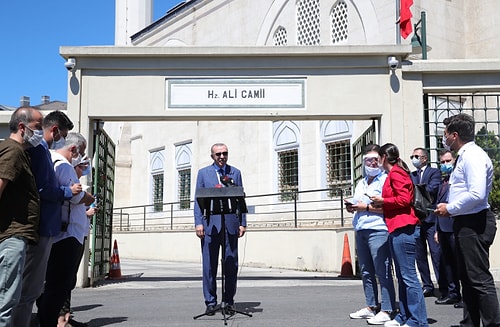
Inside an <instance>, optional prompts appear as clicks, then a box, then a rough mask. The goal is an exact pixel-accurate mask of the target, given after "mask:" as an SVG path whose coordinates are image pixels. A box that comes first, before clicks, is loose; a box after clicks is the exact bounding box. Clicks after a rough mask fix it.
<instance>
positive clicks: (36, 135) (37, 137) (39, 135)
mask: <svg viewBox="0 0 500 327" xmlns="http://www.w3.org/2000/svg"><path fill="white" fill-rule="evenodd" d="M26 128H27V129H29V130H30V131H31V136H28V133H24V137H23V139H24V141H25V142H29V143H30V144H31V145H32V146H33V147H37V146H38V145H39V144H40V142H42V139H43V131H42V130H39V129H35V130H32V129H31V128H29V127H28V126H26Z"/></svg>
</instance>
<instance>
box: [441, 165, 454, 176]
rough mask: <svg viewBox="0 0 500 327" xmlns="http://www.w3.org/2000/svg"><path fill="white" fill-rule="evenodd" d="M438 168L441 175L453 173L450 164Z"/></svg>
mask: <svg viewBox="0 0 500 327" xmlns="http://www.w3.org/2000/svg"><path fill="white" fill-rule="evenodd" d="M439 168H440V169H441V172H442V173H443V174H451V172H452V171H453V164H452V163H445V164H442V165H441V166H440V167H439Z"/></svg>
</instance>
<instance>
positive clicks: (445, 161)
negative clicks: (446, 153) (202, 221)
mask: <svg viewBox="0 0 500 327" xmlns="http://www.w3.org/2000/svg"><path fill="white" fill-rule="evenodd" d="M452 161H453V159H445V160H441V161H440V163H442V164H444V163H449V162H452Z"/></svg>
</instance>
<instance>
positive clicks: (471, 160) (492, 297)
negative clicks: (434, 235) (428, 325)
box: [435, 114, 500, 327]
mask: <svg viewBox="0 0 500 327" xmlns="http://www.w3.org/2000/svg"><path fill="white" fill-rule="evenodd" d="M443 123H444V125H445V126H446V128H445V130H444V135H443V146H444V147H445V148H446V149H451V150H453V151H456V152H457V155H458V156H457V160H456V164H455V168H454V169H453V172H452V173H451V176H450V181H449V183H450V189H449V198H448V203H439V204H438V205H437V209H436V211H435V213H436V214H438V215H441V216H452V217H453V219H454V222H453V233H454V234H455V240H456V250H457V263H458V272H459V276H460V280H461V282H462V287H463V294H462V295H463V301H464V317H463V320H462V321H461V322H460V326H477V327H479V326H480V324H481V321H482V323H483V326H500V309H499V306H498V297H497V293H496V289H495V283H494V280H493V276H492V275H491V273H490V271H489V267H490V263H489V247H490V245H491V244H492V243H493V240H494V238H495V233H496V222H495V216H494V214H493V213H492V212H491V210H490V206H489V204H488V196H489V194H490V191H491V187H492V183H493V165H492V163H491V159H490V158H489V157H488V155H487V154H486V152H485V151H484V150H483V149H481V148H480V147H479V146H478V145H476V144H475V143H474V132H475V129H474V127H475V126H474V125H475V124H474V118H472V117H471V116H469V115H467V114H458V115H455V116H452V117H449V118H446V119H445V120H444V121H443Z"/></svg>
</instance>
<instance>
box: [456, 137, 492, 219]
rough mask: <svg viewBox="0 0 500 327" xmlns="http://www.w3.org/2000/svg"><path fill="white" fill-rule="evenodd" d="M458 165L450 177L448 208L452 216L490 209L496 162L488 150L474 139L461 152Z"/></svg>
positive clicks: (459, 152)
mask: <svg viewBox="0 0 500 327" xmlns="http://www.w3.org/2000/svg"><path fill="white" fill-rule="evenodd" d="M458 156H459V157H458V159H457V161H456V166H455V168H454V169H453V172H452V173H451V176H450V193H449V198H448V204H447V205H446V209H447V210H448V212H449V213H450V215H452V216H459V215H469V214H474V213H477V212H479V211H481V210H484V209H488V208H489V207H490V206H489V204H488V196H489V194H490V191H491V187H492V184H493V165H492V163H491V159H490V158H489V157H488V155H487V154H486V152H484V150H483V149H481V148H480V147H479V146H478V145H476V143H474V142H473V141H471V142H468V143H466V144H464V145H463V146H462V147H461V148H460V150H459V151H458Z"/></svg>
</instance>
